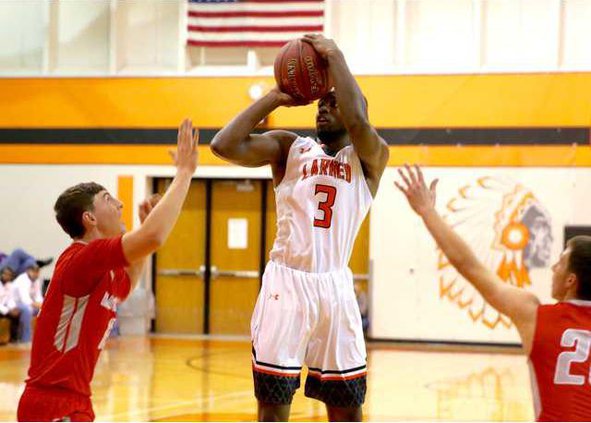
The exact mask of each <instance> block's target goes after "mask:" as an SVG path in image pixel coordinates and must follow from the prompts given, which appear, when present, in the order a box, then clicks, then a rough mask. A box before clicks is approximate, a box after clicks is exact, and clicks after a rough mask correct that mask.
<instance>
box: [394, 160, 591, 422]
mask: <svg viewBox="0 0 591 423" xmlns="http://www.w3.org/2000/svg"><path fill="white" fill-rule="evenodd" d="M399 173H400V176H401V178H402V182H400V183H398V182H395V184H396V186H397V187H398V188H399V189H400V190H401V191H402V192H403V193H404V195H405V196H406V198H407V199H408V202H409V204H410V206H411V207H412V209H413V210H414V211H415V212H416V213H417V214H418V215H419V216H420V217H421V218H422V219H423V222H424V223H425V226H426V227H427V229H428V230H429V232H430V233H431V235H432V236H433V238H435V241H437V244H438V245H439V247H440V248H441V250H442V251H443V252H444V253H445V255H446V256H447V258H448V260H449V262H450V263H451V264H452V265H453V266H454V267H455V268H456V269H457V270H458V272H459V273H461V274H462V276H464V278H466V279H467V280H468V281H469V282H470V283H472V284H473V285H474V287H475V288H476V289H477V290H478V291H479V292H480V294H481V295H482V296H483V297H484V299H485V300H486V301H487V302H488V303H489V304H490V305H492V306H493V307H494V308H496V309H497V310H498V311H500V312H501V313H503V314H505V315H507V316H509V318H510V319H511V320H512V321H513V323H514V324H515V327H516V328H517V330H518V331H519V335H520V337H521V340H522V344H523V349H524V351H525V353H526V354H527V355H528V357H529V364H530V370H531V379H532V390H533V398H534V408H535V415H536V419H537V420H538V421H591V407H589V404H591V360H590V352H591V237H588V236H577V237H574V238H572V239H571V240H570V241H569V242H568V243H567V247H566V249H565V250H564V251H563V252H562V254H561V256H560V258H559V260H558V261H557V262H556V264H554V266H552V271H553V276H552V297H553V298H554V299H556V300H558V303H557V304H553V305H541V304H540V301H539V300H538V298H537V297H536V296H535V295H534V294H532V293H531V292H528V291H525V290H523V289H520V288H517V287H514V286H511V285H508V284H506V283H504V282H503V281H501V279H499V277H498V276H497V275H496V274H495V273H493V272H492V271H490V270H489V269H488V268H487V267H485V266H484V265H483V264H482V263H481V262H480V261H479V260H478V259H477V258H476V256H475V255H474V253H473V252H472V251H471V250H470V247H468V245H467V244H466V243H465V242H464V241H463V240H462V239H461V238H460V237H459V236H458V235H457V234H456V233H455V232H454V231H453V229H452V228H451V227H450V226H449V225H448V224H447V223H446V222H445V221H444V220H443V219H442V218H441V216H440V215H439V214H438V213H437V211H436V210H435V188H436V185H437V180H435V181H433V182H432V183H431V185H430V187H429V188H427V186H426V184H425V180H424V178H423V174H422V172H421V170H420V169H419V167H418V166H415V170H414V171H413V170H412V169H411V168H410V167H408V166H406V172H403V171H401V170H399Z"/></svg>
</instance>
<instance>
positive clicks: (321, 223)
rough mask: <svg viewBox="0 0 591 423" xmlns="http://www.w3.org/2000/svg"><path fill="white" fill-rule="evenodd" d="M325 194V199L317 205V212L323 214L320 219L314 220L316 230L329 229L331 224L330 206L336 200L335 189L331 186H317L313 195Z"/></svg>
mask: <svg viewBox="0 0 591 423" xmlns="http://www.w3.org/2000/svg"><path fill="white" fill-rule="evenodd" d="M320 193H322V194H326V199H325V200H324V201H320V202H319V203H318V210H320V211H322V212H323V213H324V217H323V218H322V219H314V226H315V227H317V228H325V229H328V228H330V225H331V224H332V206H334V202H335V200H336V198H337V189H336V187H333V186H331V185H322V184H317V185H316V189H315V192H314V195H318V194H320Z"/></svg>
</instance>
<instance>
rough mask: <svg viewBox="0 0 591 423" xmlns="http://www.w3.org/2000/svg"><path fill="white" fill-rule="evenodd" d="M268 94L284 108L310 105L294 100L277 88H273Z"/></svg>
mask: <svg viewBox="0 0 591 423" xmlns="http://www.w3.org/2000/svg"><path fill="white" fill-rule="evenodd" d="M269 94H271V95H273V96H275V98H276V99H277V101H278V102H279V104H280V105H281V106H285V107H293V106H305V105H306V104H310V103H306V102H301V101H297V100H296V99H295V98H293V97H292V96H290V95H289V94H287V93H284V92H283V91H281V90H280V89H279V87H277V86H275V87H274V88H273V89H272V90H271V92H270V93H269Z"/></svg>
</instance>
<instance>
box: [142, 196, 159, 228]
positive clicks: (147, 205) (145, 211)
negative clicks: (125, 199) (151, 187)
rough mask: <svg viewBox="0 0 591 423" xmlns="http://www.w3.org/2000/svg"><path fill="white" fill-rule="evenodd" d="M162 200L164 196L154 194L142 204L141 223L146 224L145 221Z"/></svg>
mask: <svg viewBox="0 0 591 423" xmlns="http://www.w3.org/2000/svg"><path fill="white" fill-rule="evenodd" d="M161 198H162V196H161V195H160V194H152V195H150V196H149V197H148V198H146V199H145V200H144V201H142V202H141V203H140V206H139V216H140V223H144V220H146V217H148V215H149V214H150V212H151V211H152V209H153V208H154V207H155V206H156V204H158V201H160V199H161Z"/></svg>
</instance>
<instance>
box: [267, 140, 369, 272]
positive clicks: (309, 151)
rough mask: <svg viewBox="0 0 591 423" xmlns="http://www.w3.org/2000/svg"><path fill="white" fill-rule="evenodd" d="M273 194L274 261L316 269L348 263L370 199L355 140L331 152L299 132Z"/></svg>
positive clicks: (330, 267) (312, 270)
mask: <svg viewBox="0 0 591 423" xmlns="http://www.w3.org/2000/svg"><path fill="white" fill-rule="evenodd" d="M275 198H276V204H277V237H276V239H275V243H274V245H273V249H272V250H271V253H270V258H271V260H272V261H274V262H276V263H278V264H280V265H283V266H285V267H289V268H292V269H297V270H301V271H304V272H313V273H323V272H334V271H337V270H341V269H344V268H346V267H347V265H348V263H349V259H350V257H351V251H352V249H353V244H354V242H355V237H356V236H357V232H358V231H359V227H360V226H361V224H362V223H363V220H364V218H365V216H366V214H367V212H368V210H369V207H370V205H371V202H372V196H371V192H370V191H369V187H368V186H367V181H366V180H365V176H364V174H363V169H362V167H361V161H360V160H359V157H358V156H357V153H356V152H355V149H354V148H353V146H352V145H349V146H347V147H345V148H343V149H341V150H340V151H339V152H338V153H337V154H336V156H335V157H331V156H329V155H327V154H325V152H324V150H323V149H322V147H320V145H319V144H318V143H317V142H316V141H314V140H313V139H311V138H302V137H298V138H296V140H295V141H294V142H293V144H292V145H291V148H290V150H289V154H288V157H287V165H286V169H285V176H284V177H283V180H282V181H281V183H280V184H279V185H278V186H277V187H276V188H275Z"/></svg>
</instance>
